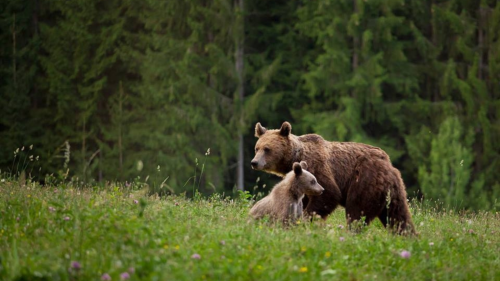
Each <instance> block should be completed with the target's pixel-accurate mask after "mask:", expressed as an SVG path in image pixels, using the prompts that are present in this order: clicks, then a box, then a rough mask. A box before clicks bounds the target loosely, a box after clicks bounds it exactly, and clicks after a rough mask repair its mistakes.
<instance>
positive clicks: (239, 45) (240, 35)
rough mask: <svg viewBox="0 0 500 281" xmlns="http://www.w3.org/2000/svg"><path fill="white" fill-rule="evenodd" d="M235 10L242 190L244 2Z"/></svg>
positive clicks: (241, 180)
mask: <svg viewBox="0 0 500 281" xmlns="http://www.w3.org/2000/svg"><path fill="white" fill-rule="evenodd" d="M235 10H236V22H237V32H236V59H235V60H236V72H237V75H238V98H237V100H238V103H239V104H238V105H237V107H238V108H239V109H240V110H239V111H240V117H239V118H240V120H239V122H238V123H239V126H238V127H240V128H238V131H239V133H238V169H237V170H238V172H237V173H238V174H237V178H238V182H237V188H238V190H243V189H244V177H245V175H244V169H243V167H244V166H243V165H244V154H243V133H242V129H241V126H242V125H243V110H242V109H243V97H244V96H245V88H244V83H243V82H244V81H243V67H244V61H243V55H244V49H243V47H244V43H245V37H244V36H245V33H244V26H245V25H244V15H243V13H244V0H235Z"/></svg>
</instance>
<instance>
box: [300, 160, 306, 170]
mask: <svg viewBox="0 0 500 281" xmlns="http://www.w3.org/2000/svg"><path fill="white" fill-rule="evenodd" d="M300 166H301V167H302V169H304V170H307V163H306V161H300Z"/></svg>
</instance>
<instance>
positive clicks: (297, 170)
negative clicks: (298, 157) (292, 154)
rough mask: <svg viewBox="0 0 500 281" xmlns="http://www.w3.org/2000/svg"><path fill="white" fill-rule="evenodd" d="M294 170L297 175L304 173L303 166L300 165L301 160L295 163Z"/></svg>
mask: <svg viewBox="0 0 500 281" xmlns="http://www.w3.org/2000/svg"><path fill="white" fill-rule="evenodd" d="M293 172H294V173H295V175H297V176H300V175H302V167H301V166H300V163H299V162H295V163H293Z"/></svg>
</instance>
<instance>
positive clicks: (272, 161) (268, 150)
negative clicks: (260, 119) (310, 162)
mask: <svg viewBox="0 0 500 281" xmlns="http://www.w3.org/2000/svg"><path fill="white" fill-rule="evenodd" d="M291 132H292V125H290V123H288V122H284V123H283V124H282V125H281V128H280V129H279V130H268V129H266V128H264V127H262V125H261V124H260V123H257V124H256V125H255V136H256V137H257V138H259V140H258V141H257V143H256V144H255V157H254V158H253V159H252V162H251V164H252V169H254V170H261V171H265V172H268V173H273V174H276V175H278V176H281V177H283V176H284V175H285V174H286V173H287V172H289V171H291V169H292V164H293V160H294V153H295V151H294V147H293V144H292V141H291ZM297 160H298V159H297Z"/></svg>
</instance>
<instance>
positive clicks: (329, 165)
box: [251, 122, 415, 234]
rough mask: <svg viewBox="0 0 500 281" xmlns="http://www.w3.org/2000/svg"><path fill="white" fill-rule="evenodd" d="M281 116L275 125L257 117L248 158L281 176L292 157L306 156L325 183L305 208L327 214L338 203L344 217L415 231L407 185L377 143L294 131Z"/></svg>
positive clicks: (311, 169)
mask: <svg viewBox="0 0 500 281" xmlns="http://www.w3.org/2000/svg"><path fill="white" fill-rule="evenodd" d="M291 131H292V126H291V125H290V123H288V122H284V123H283V124H282V126H281V128H280V129H279V130H268V129H266V128H264V127H262V126H261V124H260V123H257V124H256V126H255V136H256V137H257V138H259V140H258V141H257V144H256V145H255V157H254V158H253V160H252V162H251V164H252V168H253V169H255V170H262V171H265V172H267V173H272V174H275V175H278V176H280V177H283V176H285V174H287V173H288V172H290V171H291V170H292V166H293V163H294V162H300V161H306V162H307V164H308V166H309V167H308V171H309V172H311V173H312V174H313V175H314V176H316V178H317V180H318V182H319V184H320V185H321V186H323V188H324V189H325V190H324V192H323V194H322V195H321V196H307V197H306V199H305V200H306V201H305V202H304V206H306V207H305V210H304V211H305V213H306V214H308V215H314V214H317V215H320V216H321V217H322V218H326V217H327V216H328V215H329V214H330V213H331V212H333V211H334V210H335V208H336V207H337V206H338V205H339V204H340V205H341V206H344V207H345V209H346V217H347V223H348V224H349V225H351V223H352V222H354V221H358V220H361V218H362V217H364V219H365V220H364V222H365V223H366V224H369V223H370V222H371V221H372V220H373V219H374V218H377V217H378V218H379V219H380V221H381V222H382V223H383V224H384V226H387V224H389V227H390V228H391V229H393V230H394V231H395V232H397V233H400V234H407V233H409V234H414V233H415V227H414V225H413V222H412V219H411V214H410V210H409V208H408V204H407V200H406V189H405V185H404V183H403V180H402V178H401V174H400V172H399V171H398V170H397V169H396V168H394V167H393V166H392V164H391V161H390V159H389V156H388V155H387V153H385V152H384V151H383V150H382V149H380V148H378V147H374V146H371V145H367V144H362V143H354V142H329V141H326V140H324V139H323V138H322V137H321V136H319V135H316V134H308V135H303V136H296V135H293V134H292V133H291Z"/></svg>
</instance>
